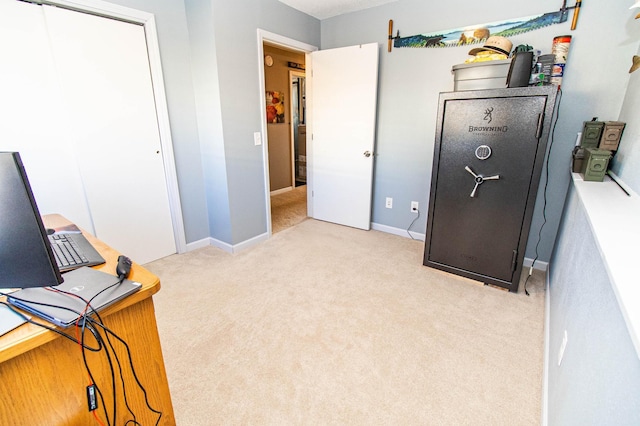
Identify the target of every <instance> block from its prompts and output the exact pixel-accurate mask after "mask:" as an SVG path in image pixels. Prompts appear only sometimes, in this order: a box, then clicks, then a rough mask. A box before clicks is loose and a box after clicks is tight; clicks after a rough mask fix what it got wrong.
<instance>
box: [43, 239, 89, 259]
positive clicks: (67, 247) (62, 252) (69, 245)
mask: <svg viewBox="0 0 640 426" xmlns="http://www.w3.org/2000/svg"><path fill="white" fill-rule="evenodd" d="M49 242H50V243H51V248H52V249H53V254H54V255H55V257H56V262H57V263H58V267H66V266H75V265H82V264H84V263H87V262H88V261H87V258H86V257H85V256H84V255H83V254H82V253H80V252H79V250H78V247H77V246H76V243H75V242H74V241H73V240H71V239H69V238H67V235H65V234H53V235H49Z"/></svg>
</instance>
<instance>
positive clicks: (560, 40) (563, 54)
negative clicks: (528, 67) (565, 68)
mask: <svg viewBox="0 0 640 426" xmlns="http://www.w3.org/2000/svg"><path fill="white" fill-rule="evenodd" d="M570 44H571V36H570V35H563V36H558V37H554V38H553V44H552V45H551V53H552V54H553V55H554V56H555V57H556V58H555V61H554V63H555V64H566V63H567V56H569V45H570Z"/></svg>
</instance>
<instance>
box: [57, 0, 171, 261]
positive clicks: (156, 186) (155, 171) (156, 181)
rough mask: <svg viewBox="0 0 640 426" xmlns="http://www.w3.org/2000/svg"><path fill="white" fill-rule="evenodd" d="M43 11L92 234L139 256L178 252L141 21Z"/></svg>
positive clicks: (149, 257)
mask: <svg viewBox="0 0 640 426" xmlns="http://www.w3.org/2000/svg"><path fill="white" fill-rule="evenodd" d="M44 11H45V18H46V22H47V28H48V33H49V40H50V43H51V48H52V54H53V57H54V58H55V66H56V69H57V75H58V79H59V82H60V86H61V92H62V93H63V103H64V109H65V110H66V111H67V113H68V118H69V121H70V122H71V123H72V129H73V133H72V135H70V140H71V142H72V143H73V145H74V150H75V153H76V156H77V160H78V166H79V169H80V173H81V175H82V182H83V184H84V187H85V193H86V198H87V202H88V204H89V208H90V211H91V215H92V219H93V225H94V229H95V234H96V236H97V237H98V238H100V239H102V240H103V241H105V242H106V243H108V244H109V245H111V246H113V247H114V248H116V249H118V250H120V251H122V252H123V253H125V254H127V255H128V256H131V257H132V258H133V259H135V260H136V261H138V262H140V263H145V262H148V261H151V260H155V259H158V258H160V257H164V256H167V255H170V254H173V253H175V252H176V246H175V239H174V234H173V227H172V223H171V212H170V206H169V197H168V192H167V187H166V177H165V173H164V165H163V159H162V148H161V145H160V135H159V130H158V122H157V116H156V110H155V103H154V95H153V88H152V83H151V72H150V69H149V59H148V56H147V50H146V49H147V48H146V39H145V33H144V28H143V26H142V25H135V24H130V23H125V22H121V21H117V20H113V19H107V18H102V17H98V16H94V15H89V14H84V13H78V12H74V11H70V10H66V9H62V8H56V7H48V6H45V7H44Z"/></svg>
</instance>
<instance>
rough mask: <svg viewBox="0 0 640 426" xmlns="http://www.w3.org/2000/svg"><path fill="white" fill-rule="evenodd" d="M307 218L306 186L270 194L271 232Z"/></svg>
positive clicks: (278, 230)
mask: <svg viewBox="0 0 640 426" xmlns="http://www.w3.org/2000/svg"><path fill="white" fill-rule="evenodd" d="M306 218H307V186H306V185H301V186H296V187H295V188H293V189H292V190H291V191H287V192H283V193H281V194H277V195H272V196H271V232H272V233H273V234H275V233H276V232H280V231H282V230H283V229H287V228H290V227H292V226H294V225H297V224H299V223H300V222H302V221H303V220H305V219H306Z"/></svg>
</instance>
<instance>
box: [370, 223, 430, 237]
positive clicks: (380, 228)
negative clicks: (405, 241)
mask: <svg viewBox="0 0 640 426" xmlns="http://www.w3.org/2000/svg"><path fill="white" fill-rule="evenodd" d="M371 229H373V230H376V231H381V232H386V233H387V234H393V235H399V236H401V237H405V238H412V237H413V239H414V240H420V241H424V238H425V235H424V234H421V233H419V232H414V231H410V233H411V235H409V232H407V230H406V229H401V228H394V227H393V226H387V225H381V224H379V223H375V222H371Z"/></svg>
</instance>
